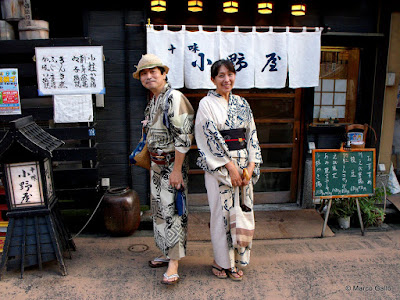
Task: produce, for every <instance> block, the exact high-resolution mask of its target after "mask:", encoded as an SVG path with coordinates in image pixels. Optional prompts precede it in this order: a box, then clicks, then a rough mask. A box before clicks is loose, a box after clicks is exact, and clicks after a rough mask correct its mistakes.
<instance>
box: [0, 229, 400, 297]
mask: <svg viewBox="0 0 400 300" xmlns="http://www.w3.org/2000/svg"><path fill="white" fill-rule="evenodd" d="M151 235H152V232H151V231H146V230H145V231H136V232H135V233H134V235H132V236H130V237H109V236H105V235H103V236H99V235H98V236H94V235H85V236H79V237H77V238H75V239H74V241H75V243H76V245H77V251H76V252H73V253H72V259H68V258H66V259H65V263H66V265H67V270H68V275H67V276H61V275H60V272H59V269H58V265H57V264H56V263H55V262H51V263H47V264H45V265H44V268H43V270H42V271H40V270H39V269H38V268H37V267H32V268H29V269H26V270H25V273H24V278H23V279H20V272H19V271H18V270H17V271H7V272H6V273H5V274H4V275H3V277H2V281H0V299H13V300H20V299H30V300H33V299H41V300H43V299H96V300H97V299H146V300H149V299H243V298H246V299H248V300H250V299H341V300H342V299H400V287H399V282H400V225H399V224H389V225H385V227H384V228H380V229H375V230H368V229H367V232H366V235H365V236H361V234H360V231H359V229H350V230H348V231H343V230H339V231H337V232H336V235H335V236H334V237H325V238H305V239H274V240H255V241H254V245H253V251H252V261H251V264H250V266H249V267H248V268H247V269H246V270H245V278H244V280H243V281H242V282H233V281H231V280H230V279H217V278H216V277H214V276H213V275H212V274H211V267H210V265H211V262H212V258H211V257H212V247H211V243H210V242H209V241H190V242H189V243H188V251H187V257H186V258H184V259H183V260H182V261H181V264H180V269H179V273H180V275H181V279H182V280H181V282H179V284H178V285H176V286H165V285H162V284H161V283H160V280H161V278H162V274H163V272H164V271H165V268H162V269H151V268H149V267H148V266H147V261H148V260H149V259H151V258H152V257H154V256H156V255H158V251H157V249H156V247H155V245H154V241H153V238H152V236H151Z"/></svg>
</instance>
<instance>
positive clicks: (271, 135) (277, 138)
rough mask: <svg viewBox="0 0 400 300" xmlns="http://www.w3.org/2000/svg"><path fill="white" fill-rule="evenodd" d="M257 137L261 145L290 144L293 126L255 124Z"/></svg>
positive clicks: (288, 124) (289, 124) (287, 124)
mask: <svg viewBox="0 0 400 300" xmlns="http://www.w3.org/2000/svg"><path fill="white" fill-rule="evenodd" d="M256 126H257V136H258V140H259V142H260V143H261V144H263V143H292V140H293V137H292V136H293V124H291V123H286V124H268V123H267V124H266V123H256Z"/></svg>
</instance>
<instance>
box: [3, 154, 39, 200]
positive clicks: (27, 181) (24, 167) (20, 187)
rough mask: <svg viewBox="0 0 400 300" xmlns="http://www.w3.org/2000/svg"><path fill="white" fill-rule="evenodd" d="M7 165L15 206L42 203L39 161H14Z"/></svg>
mask: <svg viewBox="0 0 400 300" xmlns="http://www.w3.org/2000/svg"><path fill="white" fill-rule="evenodd" d="M9 166H10V168H9V169H8V172H9V174H8V178H11V180H10V182H9V184H11V185H12V186H11V187H10V191H12V193H11V195H10V196H11V202H12V204H13V205H14V206H15V207H25V206H35V205H43V204H44V202H43V189H42V183H41V177H40V167H39V162H35V161H34V162H26V163H15V164H10V165H9Z"/></svg>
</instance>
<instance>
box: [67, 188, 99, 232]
mask: <svg viewBox="0 0 400 300" xmlns="http://www.w3.org/2000/svg"><path fill="white" fill-rule="evenodd" d="M106 193H107V191H106V192H105V193H104V194H103V196H102V197H101V198H100V201H99V203H98V204H97V206H96V208H95V209H94V211H93V213H92V215H91V216H90V218H89V220H88V221H87V222H86V224H85V225H83V227H82V229H81V230H79V232H78V233H77V234H75V235H74V236H73V237H71V238H70V239H69V240H72V239H74V238H76V237H77V236H78V235H80V234H81V232H82V231H83V230H84V229H85V228H86V226H87V225H88V224H89V222H90V221H91V220H92V218H93V216H94V214H95V213H96V211H97V210H98V208H99V207H100V204H101V202H102V201H103V198H104V196H105V194H106Z"/></svg>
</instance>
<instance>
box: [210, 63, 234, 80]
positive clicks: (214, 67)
mask: <svg viewBox="0 0 400 300" xmlns="http://www.w3.org/2000/svg"><path fill="white" fill-rule="evenodd" d="M222 66H225V68H227V69H228V71H229V72H232V73H234V74H236V70H235V67H234V66H233V63H232V62H231V61H230V60H229V59H220V60H217V61H216V62H214V63H213V64H212V66H211V77H212V78H215V77H217V75H218V73H219V69H220V68H221V67H222Z"/></svg>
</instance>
